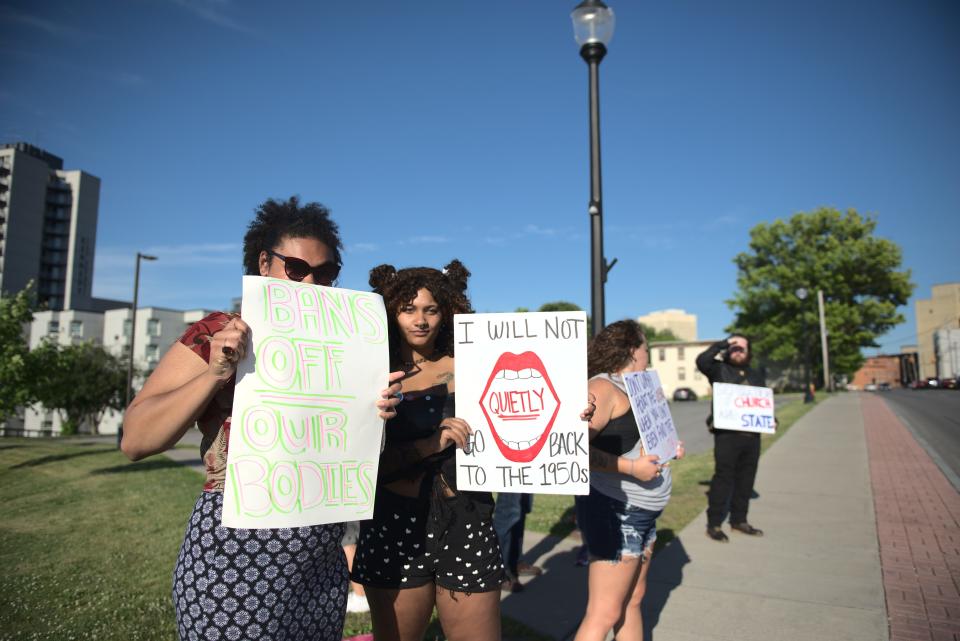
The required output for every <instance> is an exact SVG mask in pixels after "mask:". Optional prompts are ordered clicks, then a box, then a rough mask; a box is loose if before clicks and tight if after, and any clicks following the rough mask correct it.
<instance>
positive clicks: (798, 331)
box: [727, 207, 914, 380]
mask: <svg viewBox="0 0 960 641" xmlns="http://www.w3.org/2000/svg"><path fill="white" fill-rule="evenodd" d="M876 227H877V221H876V219H875V218H873V217H872V216H869V215H868V216H861V215H860V214H858V213H857V212H856V211H854V210H852V209H850V210H847V212H846V213H841V212H839V211H837V210H836V209H831V208H826V207H822V208H820V209H817V210H816V211H813V212H810V213H804V212H800V213H798V214H795V215H794V216H792V217H791V218H790V219H789V220H776V221H774V222H773V223H770V224H767V223H761V224H759V225H757V226H756V227H754V228H753V229H751V230H750V249H749V251H746V252H743V253H741V254H738V255H737V256H736V258H734V263H735V264H736V265H737V286H738V291H737V293H736V294H735V295H734V297H733V298H732V299H731V300H728V301H727V304H728V305H729V306H730V307H731V309H733V310H734V311H735V312H736V319H735V320H734V322H733V324H732V325H730V327H728V328H727V329H728V331H739V332H744V333H745V334H747V335H748V336H750V337H751V338H752V340H753V348H754V351H755V352H758V353H759V354H761V355H762V356H763V357H764V358H766V359H768V360H770V361H772V362H775V363H781V364H794V365H801V364H803V363H804V362H805V361H806V362H808V363H812V364H813V365H814V368H815V370H816V369H819V370H820V371H822V365H823V364H822V362H821V359H820V357H819V354H820V350H819V345H820V331H819V327H820V321H819V313H818V309H817V296H816V292H817V290H818V289H820V290H823V297H824V309H825V317H826V326H827V332H828V336H829V346H830V369H831V371H834V372H838V373H848V374H849V373H853V372H855V371H856V370H857V369H858V368H859V367H860V365H861V364H862V363H863V356H862V355H861V354H860V349H861V348H863V347H876V346H877V343H876V338H877V337H878V336H880V335H882V334H884V333H885V332H887V331H889V330H890V329H891V328H893V327H894V326H896V325H897V324H899V323H902V322H903V321H904V317H903V314H901V313H899V312H898V311H897V308H898V307H900V306H901V305H906V303H907V301H908V300H909V298H910V295H911V293H912V292H913V287H914V286H913V283H911V282H910V270H901V269H900V266H901V265H900V263H901V253H900V247H899V246H898V245H897V244H896V243H894V242H892V241H889V240H887V239H884V238H878V237H877V236H875V235H874V232H875V231H876ZM800 289H804V290H806V291H807V292H809V294H808V295H807V297H806V298H805V299H804V298H800V297H799V296H798V295H797V291H798V290H800ZM811 375H812V376H814V379H813V380H820V378H821V377H819V376H816V372H815V371H814V372H811Z"/></svg>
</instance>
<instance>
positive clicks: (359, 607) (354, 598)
mask: <svg viewBox="0 0 960 641" xmlns="http://www.w3.org/2000/svg"><path fill="white" fill-rule="evenodd" d="M369 611H370V604H369V603H367V597H365V596H360V595H359V594H357V593H356V592H354V591H352V590H351V591H350V594H348V595H347V612H369Z"/></svg>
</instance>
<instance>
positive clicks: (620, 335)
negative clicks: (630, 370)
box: [587, 320, 647, 377]
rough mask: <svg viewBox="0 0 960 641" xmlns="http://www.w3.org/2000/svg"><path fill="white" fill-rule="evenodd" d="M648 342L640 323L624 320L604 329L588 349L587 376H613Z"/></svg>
mask: <svg viewBox="0 0 960 641" xmlns="http://www.w3.org/2000/svg"><path fill="white" fill-rule="evenodd" d="M646 342H647V337H646V336H644V335H643V328H642V327H641V326H640V323H638V322H637V321H634V320H622V321H617V322H616V323H612V324H610V325H607V326H606V327H604V328H603V330H602V331H601V332H600V333H599V334H597V335H596V336H595V337H594V338H593V340H591V341H590V345H589V346H588V347H587V375H588V376H590V377H593V376H596V375H597V374H613V373H615V372H619V371H620V370H622V369H623V368H624V367H625V366H626V365H627V363H629V362H630V360H631V359H632V358H633V351H634V350H635V349H637V348H638V347H640V346H641V345H643V344H645V343H646Z"/></svg>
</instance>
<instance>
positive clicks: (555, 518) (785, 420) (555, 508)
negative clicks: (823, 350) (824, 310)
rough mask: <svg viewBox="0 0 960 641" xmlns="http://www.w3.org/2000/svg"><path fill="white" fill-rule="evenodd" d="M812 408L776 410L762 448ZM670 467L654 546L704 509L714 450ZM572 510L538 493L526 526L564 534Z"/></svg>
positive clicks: (565, 500) (563, 499)
mask: <svg viewBox="0 0 960 641" xmlns="http://www.w3.org/2000/svg"><path fill="white" fill-rule="evenodd" d="M828 397H829V395H828V394H824V393H818V394H817V401H818V402H822V401H823V400H824V399H826V398H828ZM813 407H814V405H813V404H809V405H805V404H804V403H802V402H797V403H790V404H789V405H787V406H786V407H784V408H783V409H782V410H779V411H778V412H777V421H778V422H779V428H778V429H777V433H776V434H771V435H764V436H763V438H762V451H766V450H767V448H768V447H770V446H771V445H773V443H774V442H775V441H776V440H777V439H778V438H780V437H781V436H783V434H784V433H786V431H787V430H788V429H790V426H791V425H793V424H794V423H795V422H796V421H797V419H799V418H800V417H801V416H803V415H804V414H806V413H807V412H808V411H810V409H812V408H813ZM704 429H706V427H704ZM671 468H672V470H673V491H672V493H671V495H670V503H669V504H668V505H667V508H666V509H665V510H664V511H663V515H661V516H660V518H659V519H657V544H656V548H657V549H660V548H661V547H663V546H664V545H666V544H667V543H669V542H670V541H672V540H673V539H674V537H675V536H676V534H677V533H678V532H680V530H682V529H683V528H684V527H686V525H687V524H688V523H690V521H692V520H693V519H694V518H696V516H697V515H698V514H700V512H702V511H703V510H704V509H706V507H707V498H706V491H707V487H708V485H709V483H710V479H711V478H712V477H713V452H712V451H710V452H703V453H701V454H696V455H693V456H686V457H684V458H683V460H681V461H674V462H673V463H672V464H671ZM573 512H574V510H573V497H572V496H560V495H554V494H538V495H537V498H536V500H535V501H534V502H533V512H531V513H530V514H529V515H528V516H527V528H528V529H530V530H534V531H536V532H543V533H546V534H552V535H554V536H560V537H563V536H567V535H569V534H570V533H571V532H573V530H574V520H573Z"/></svg>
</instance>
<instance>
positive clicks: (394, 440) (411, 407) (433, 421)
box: [384, 390, 456, 447]
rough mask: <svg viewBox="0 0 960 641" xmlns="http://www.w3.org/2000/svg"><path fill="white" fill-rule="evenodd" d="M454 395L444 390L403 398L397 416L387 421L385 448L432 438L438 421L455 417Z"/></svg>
mask: <svg viewBox="0 0 960 641" xmlns="http://www.w3.org/2000/svg"><path fill="white" fill-rule="evenodd" d="M455 408H456V404H455V400H454V394H447V392H446V390H443V391H441V392H439V393H437V392H433V391H431V392H429V393H425V394H423V395H422V396H414V397H413V398H404V399H403V400H402V401H401V402H400V404H399V405H397V415H396V416H395V417H393V418H391V419H390V420H389V421H387V424H386V425H385V426H384V429H385V430H386V431H387V446H388V447H389V446H390V445H398V444H400V443H407V442H409V441H416V440H418V439H421V438H427V437H428V436H432V435H433V434H434V433H435V432H436V431H437V429H438V428H439V427H440V421H442V420H443V419H445V418H449V417H451V416H455V414H454V412H455Z"/></svg>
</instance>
